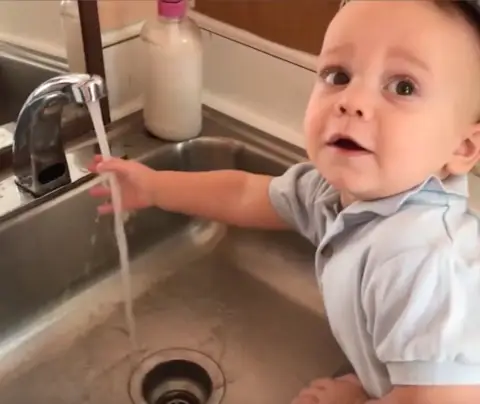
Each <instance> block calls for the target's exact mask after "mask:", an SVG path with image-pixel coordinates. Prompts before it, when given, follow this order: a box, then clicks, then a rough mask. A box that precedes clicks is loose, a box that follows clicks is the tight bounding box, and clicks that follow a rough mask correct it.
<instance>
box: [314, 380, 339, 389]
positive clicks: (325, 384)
mask: <svg viewBox="0 0 480 404" xmlns="http://www.w3.org/2000/svg"><path fill="white" fill-rule="evenodd" d="M333 383H334V381H333V380H332V379H316V380H314V381H313V382H311V383H310V387H312V388H314V389H318V390H325V389H327V388H329V387H331V386H332V384H333Z"/></svg>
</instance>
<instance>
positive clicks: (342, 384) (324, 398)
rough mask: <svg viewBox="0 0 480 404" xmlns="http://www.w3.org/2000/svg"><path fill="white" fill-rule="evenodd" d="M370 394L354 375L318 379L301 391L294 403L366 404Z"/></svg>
mask: <svg viewBox="0 0 480 404" xmlns="http://www.w3.org/2000/svg"><path fill="white" fill-rule="evenodd" d="M366 401H368V396H367V395H366V393H365V391H364V390H363V388H362V385H361V384H360V381H359V380H358V378H357V377H356V376H354V375H346V376H342V377H339V378H336V379H318V380H315V381H313V382H312V383H311V384H310V386H309V387H307V388H305V389H303V390H302V391H300V394H299V395H298V396H297V397H296V398H295V399H294V400H293V401H292V404H364V403H365V402H366Z"/></svg>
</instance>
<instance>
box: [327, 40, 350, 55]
mask: <svg viewBox="0 0 480 404" xmlns="http://www.w3.org/2000/svg"><path fill="white" fill-rule="evenodd" d="M353 52H354V46H353V44H352V43H345V44H342V45H338V46H334V47H332V48H327V49H325V50H322V53H321V54H320V57H329V56H336V55H342V56H351V55H352V54H353Z"/></svg>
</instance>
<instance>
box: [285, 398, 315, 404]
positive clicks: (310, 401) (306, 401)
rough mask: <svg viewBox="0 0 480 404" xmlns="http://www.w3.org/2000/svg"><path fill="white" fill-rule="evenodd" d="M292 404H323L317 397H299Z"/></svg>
mask: <svg viewBox="0 0 480 404" xmlns="http://www.w3.org/2000/svg"><path fill="white" fill-rule="evenodd" d="M292 404H321V403H320V401H318V400H317V399H316V398H315V397H309V396H298V397H297V398H295V399H294V400H293V401H292Z"/></svg>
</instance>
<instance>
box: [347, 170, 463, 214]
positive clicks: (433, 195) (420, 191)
mask: <svg viewBox="0 0 480 404" xmlns="http://www.w3.org/2000/svg"><path fill="white" fill-rule="evenodd" d="M467 199H468V177H467V176H466V175H456V176H449V177H448V178H446V179H445V180H443V181H442V180H441V179H439V178H438V177H436V176H431V177H429V178H428V179H426V180H425V181H424V182H423V183H421V184H420V185H417V186H416V187H414V188H412V189H409V190H408V191H405V192H402V193H399V194H396V195H392V196H389V197H387V198H382V199H377V200H375V201H357V202H355V203H353V204H352V205H350V206H348V207H347V208H345V209H344V210H343V211H342V213H343V214H358V213H363V212H371V213H374V214H378V215H381V216H390V215H392V214H394V213H396V212H398V211H399V210H400V208H402V207H403V206H404V205H405V204H406V203H407V202H413V201H415V200H417V201H427V202H437V201H438V202H437V203H442V204H447V203H450V202H451V201H452V200H457V201H461V202H464V203H467Z"/></svg>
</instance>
